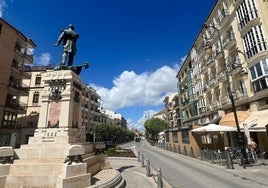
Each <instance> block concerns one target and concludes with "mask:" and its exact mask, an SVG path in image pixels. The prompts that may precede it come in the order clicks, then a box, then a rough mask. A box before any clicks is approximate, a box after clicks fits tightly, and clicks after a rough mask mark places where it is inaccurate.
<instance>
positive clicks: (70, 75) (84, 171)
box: [5, 70, 105, 188]
mask: <svg viewBox="0 0 268 188" xmlns="http://www.w3.org/2000/svg"><path fill="white" fill-rule="evenodd" d="M42 77H43V79H44V80H43V81H44V83H45V85H44V90H43V93H42V94H41V96H42V104H41V109H40V116H39V121H38V128H37V129H36V130H35V133H34V137H30V139H29V144H28V145H22V146H21V148H20V149H16V150H15V159H17V160H15V161H14V163H13V164H11V165H10V166H8V167H5V169H9V173H8V175H7V176H6V180H5V187H6V188H11V187H12V188H21V187H27V188H31V187H35V188H74V187H75V188H80V187H81V188H82V187H88V186H90V185H91V173H90V171H89V169H90V167H89V165H91V166H94V164H90V162H89V161H90V160H91V161H92V158H94V159H95V160H94V161H95V162H94V163H95V166H101V165H99V164H98V163H105V159H104V160H102V161H100V160H98V156H96V155H95V152H94V145H93V144H92V143H89V142H86V137H85V136H86V134H85V127H83V126H82V122H81V121H82V120H81V119H82V118H81V113H82V106H81V100H83V97H82V88H83V87H85V86H84V85H83V83H82V81H81V79H80V78H79V76H78V75H77V74H75V73H74V72H73V71H71V70H59V71H50V72H49V71H48V72H46V73H44V75H43V76H42ZM97 170H98V169H96V168H95V171H97Z"/></svg>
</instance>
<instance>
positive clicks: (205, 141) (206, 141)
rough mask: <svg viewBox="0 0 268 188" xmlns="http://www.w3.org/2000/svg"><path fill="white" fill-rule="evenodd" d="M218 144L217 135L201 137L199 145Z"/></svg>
mask: <svg viewBox="0 0 268 188" xmlns="http://www.w3.org/2000/svg"><path fill="white" fill-rule="evenodd" d="M218 142H219V140H218V135H211V134H206V135H201V143H202V144H217V143H218Z"/></svg>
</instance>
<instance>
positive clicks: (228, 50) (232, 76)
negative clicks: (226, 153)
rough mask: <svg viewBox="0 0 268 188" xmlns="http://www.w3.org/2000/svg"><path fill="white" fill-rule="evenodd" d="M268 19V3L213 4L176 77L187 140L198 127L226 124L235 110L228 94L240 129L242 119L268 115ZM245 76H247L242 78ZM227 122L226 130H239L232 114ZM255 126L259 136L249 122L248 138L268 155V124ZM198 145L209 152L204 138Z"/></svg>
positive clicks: (222, 0) (229, 0)
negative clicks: (230, 127) (258, 114)
mask: <svg viewBox="0 0 268 188" xmlns="http://www.w3.org/2000/svg"><path fill="white" fill-rule="evenodd" d="M267 15H268V2H267V1H258V0H217V1H216V2H215V5H214V7H213V8H212V10H211V12H210V13H209V15H208V17H207V19H206V22H205V25H204V27H202V28H201V29H200V32H199V33H198V35H197V38H196V39H195V41H194V42H193V45H192V47H191V49H190V50H189V52H188V55H187V57H186V59H185V61H184V63H183V65H182V67H181V69H180V70H179V72H178V74H177V76H176V77H177V79H178V95H179V109H180V118H181V122H182V124H181V126H183V127H185V128H186V129H187V131H188V133H189V134H188V136H189V138H190V137H192V132H191V130H192V129H193V128H195V127H198V126H204V125H207V124H210V123H216V124H223V125H224V122H226V118H227V115H228V114H232V113H233V110H234V109H233V105H232V101H231V99H230V94H231V95H232V96H233V99H234V102H235V109H236V111H237V116H238V121H239V124H240V126H241V124H242V123H243V122H247V118H248V117H243V118H242V115H241V116H240V114H249V116H250V114H252V113H256V112H261V113H263V114H266V115H268V100H267V99H268V44H267V40H268V17H267ZM208 50H210V53H208ZM243 73H248V74H247V76H246V77H245V76H243V77H242V74H243ZM243 75H245V74H243ZM228 117H232V118H231V121H228V126H233V127H235V126H236V122H235V118H234V115H232V116H228ZM262 118H265V117H264V116H263V117H262ZM256 121H257V120H256ZM257 122H258V123H257V124H256V125H254V126H257V127H258V128H259V129H258V131H256V129H255V131H254V129H253V128H254V127H253V125H251V124H250V122H248V125H249V126H252V129H251V128H250V129H251V131H250V134H251V136H252V137H253V138H254V140H256V141H257V142H258V145H259V147H260V148H259V149H260V150H261V151H268V148H267V143H268V140H267V134H266V129H265V124H264V123H263V122H264V121H263V120H261V117H259V120H258V121H257ZM196 140H197V141H198V142H199V148H202V147H208V145H206V143H204V142H203V141H202V139H196ZM190 144H191V143H190ZM192 144H194V143H192ZM210 144H212V143H210ZM222 149H223V148H222ZM196 152H198V151H196Z"/></svg>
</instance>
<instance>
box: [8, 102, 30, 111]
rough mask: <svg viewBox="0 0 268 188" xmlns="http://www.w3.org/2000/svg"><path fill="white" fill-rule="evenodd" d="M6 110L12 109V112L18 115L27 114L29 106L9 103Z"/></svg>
mask: <svg viewBox="0 0 268 188" xmlns="http://www.w3.org/2000/svg"><path fill="white" fill-rule="evenodd" d="M5 108H9V109H11V111H14V112H16V113H18V114H25V113H26V110H27V105H26V104H25V103H22V102H20V103H18V102H15V101H7V102H6V106H5Z"/></svg>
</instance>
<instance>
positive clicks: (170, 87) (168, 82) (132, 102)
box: [93, 65, 178, 110]
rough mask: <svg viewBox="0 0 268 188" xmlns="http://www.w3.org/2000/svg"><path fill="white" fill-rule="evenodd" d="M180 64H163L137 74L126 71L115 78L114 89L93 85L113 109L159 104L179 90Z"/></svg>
mask: <svg viewBox="0 0 268 188" xmlns="http://www.w3.org/2000/svg"><path fill="white" fill-rule="evenodd" d="M177 71H178V65H175V66H174V67H173V68H171V67H169V66H163V67H160V68H159V69H157V70H156V71H154V72H144V73H142V74H136V73H135V72H134V71H124V72H122V73H121V74H120V75H119V76H118V77H117V78H115V79H114V80H113V84H114V86H113V87H112V89H110V90H109V89H107V88H103V87H99V86H93V87H94V88H95V89H96V91H97V93H98V94H99V95H100V96H101V98H102V100H103V101H104V104H103V105H104V107H105V108H107V109H111V110H117V109H122V108H125V107H131V106H141V105H149V106H157V105H161V104H162V103H163V99H164V97H165V96H166V95H167V94H168V93H171V92H176V91H177V79H176V74H177Z"/></svg>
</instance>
